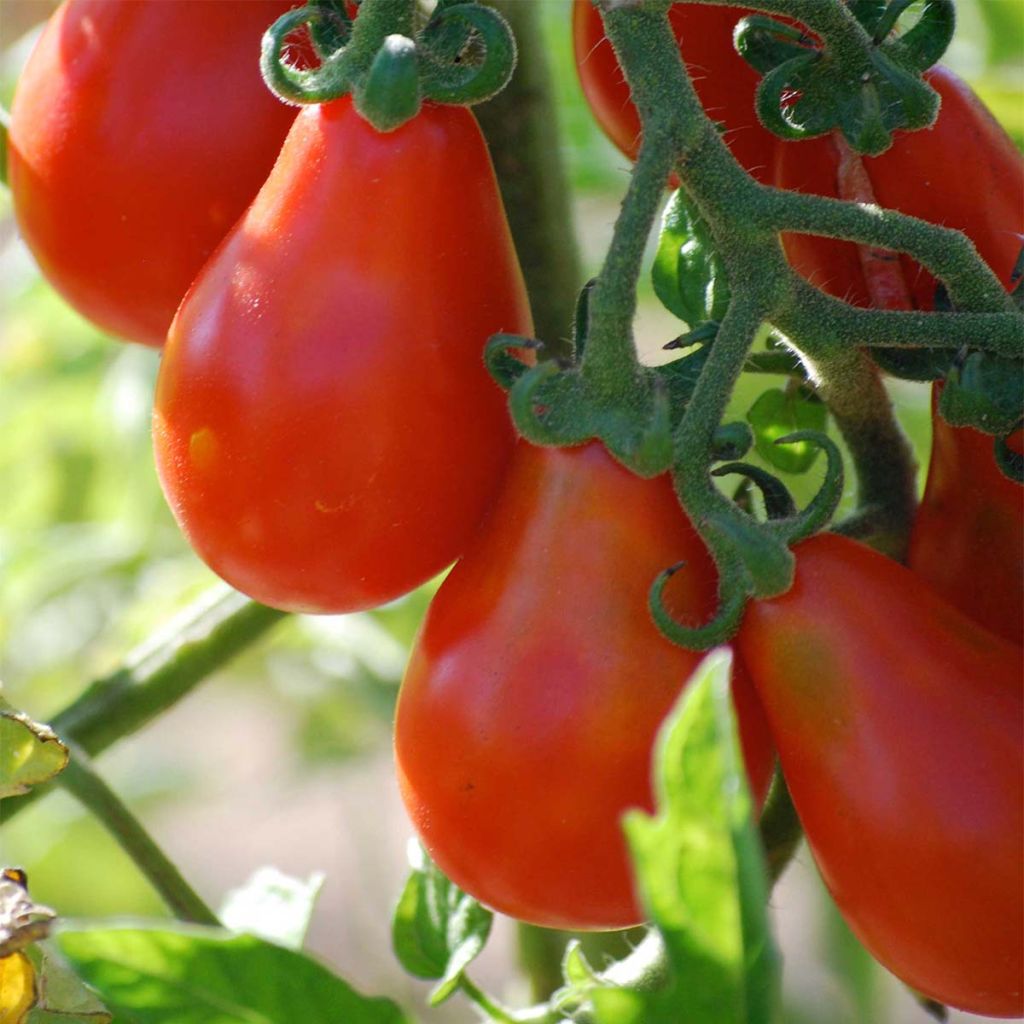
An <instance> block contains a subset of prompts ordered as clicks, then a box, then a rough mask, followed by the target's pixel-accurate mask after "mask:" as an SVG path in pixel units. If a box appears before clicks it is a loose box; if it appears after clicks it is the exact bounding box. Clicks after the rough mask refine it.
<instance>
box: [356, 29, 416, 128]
mask: <svg viewBox="0 0 1024 1024" xmlns="http://www.w3.org/2000/svg"><path fill="white" fill-rule="evenodd" d="M353 99H354V100H355V105H356V110H358V111H359V113H360V115H361V116H362V117H364V118H365V119H366V120H367V121H369V122H370V124H372V125H373V126H374V128H376V129H377V131H379V132H390V131H394V130H395V129H396V128H398V127H400V126H401V125H403V124H405V122H406V121H408V120H409V119H410V118H412V117H415V116H416V114H417V112H418V111H419V109H420V82H419V73H418V70H417V62H416V44H415V43H414V42H413V41H412V40H411V39H410V38H409V37H408V36H403V35H398V34H395V35H390V36H388V37H387V38H386V39H385V40H384V42H383V43H381V46H380V49H379V50H378V51H377V56H376V57H374V58H373V63H372V64H371V65H370V70H369V72H368V73H367V75H366V78H364V79H363V81H362V82H360V83H359V84H358V85H357V86H356V88H355V90H354V96H353Z"/></svg>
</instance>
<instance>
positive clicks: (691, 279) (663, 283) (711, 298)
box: [651, 189, 729, 327]
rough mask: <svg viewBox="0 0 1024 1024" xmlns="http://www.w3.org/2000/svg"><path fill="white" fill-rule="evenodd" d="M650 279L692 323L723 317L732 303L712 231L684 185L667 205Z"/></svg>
mask: <svg viewBox="0 0 1024 1024" xmlns="http://www.w3.org/2000/svg"><path fill="white" fill-rule="evenodd" d="M651 280H652V283H653V284H654V292H655V294H656V295H657V296H658V298H659V299H660V300H661V302H662V303H663V304H664V306H665V308H666V309H668V310H669V311H670V312H671V313H674V314H675V315H676V316H677V317H679V319H680V320H683V321H685V322H686V323H687V324H689V325H690V326H691V327H695V326H696V325H697V324H699V323H702V322H704V321H707V320H720V319H721V318H722V317H723V316H724V315H725V310H726V308H727V306H728V305H729V285H728V282H727V279H726V276H725V272H724V269H723V267H722V264H721V262H720V260H719V258H718V255H717V253H716V252H715V250H714V247H713V244H712V241H711V233H710V231H708V228H707V225H706V224H705V223H704V221H703V220H702V219H701V217H700V215H699V214H697V213H696V211H694V210H692V209H691V208H690V205H689V203H688V201H687V198H686V193H685V192H683V190H682V189H679V190H677V191H676V192H675V194H674V195H673V196H672V198H671V199H670V200H669V203H668V206H667V207H666V208H665V213H664V215H663V217H662V222H661V234H660V236H659V238H658V251H657V253H656V254H655V257H654V266H653V268H652V270H651Z"/></svg>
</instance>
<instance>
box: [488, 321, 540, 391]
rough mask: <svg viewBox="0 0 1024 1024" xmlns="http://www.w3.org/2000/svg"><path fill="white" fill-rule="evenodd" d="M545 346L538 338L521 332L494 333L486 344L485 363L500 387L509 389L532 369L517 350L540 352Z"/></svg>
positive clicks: (505, 389)
mask: <svg viewBox="0 0 1024 1024" xmlns="http://www.w3.org/2000/svg"><path fill="white" fill-rule="evenodd" d="M543 347H544V343H543V342H542V341H538V340H537V339H536V338H524V337H522V335H519V334H492V335H491V337H490V338H489V339H488V341H487V344H486V345H485V346H484V365H485V366H486V367H487V372H488V373H489V374H490V375H491V376H492V377H493V378H494V382H495V383H496V384H497V385H498V387H500V388H501V389H502V390H504V391H508V390H509V389H510V388H511V387H512V385H513V384H515V382H516V381H517V380H519V378H520V377H522V375H523V374H524V373H526V371H527V370H529V369H530V366H529V364H528V363H524V362H523V361H522V359H520V358H519V357H518V356H517V355H516V354H515V353H516V350H517V349H518V350H520V351H522V350H526V351H533V352H538V351H540V350H541V349H542V348H543Z"/></svg>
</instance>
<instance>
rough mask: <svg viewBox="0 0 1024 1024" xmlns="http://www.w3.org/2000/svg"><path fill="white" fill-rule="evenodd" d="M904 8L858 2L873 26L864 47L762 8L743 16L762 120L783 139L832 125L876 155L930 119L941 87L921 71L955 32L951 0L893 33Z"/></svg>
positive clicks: (744, 52) (741, 48)
mask: <svg viewBox="0 0 1024 1024" xmlns="http://www.w3.org/2000/svg"><path fill="white" fill-rule="evenodd" d="M905 7H906V3H905V2H904V0H894V2H893V3H892V4H890V5H889V6H887V7H886V6H885V5H882V4H878V3H874V2H866V3H861V4H857V5H856V6H855V7H854V10H853V13H854V14H855V15H856V16H857V17H858V18H859V19H860V20H861V21H862V23H863V24H864V27H865V28H866V29H867V30H868V31H869V32H871V33H873V38H872V41H871V43H870V44H869V45H867V46H865V48H864V50H863V51H862V53H861V54H856V53H855V52H853V53H851V51H850V50H848V49H847V50H844V51H843V52H842V53H839V52H837V50H836V49H835V48H832V47H830V46H829V45H828V43H827V41H826V42H825V43H824V44H820V43H817V42H816V41H815V40H814V38H813V37H811V36H809V35H807V34H806V33H804V32H802V31H801V30H800V29H799V28H797V27H795V26H792V25H787V24H784V23H782V22H779V21H775V20H774V19H772V18H768V17H765V16H764V15H751V16H749V17H747V18H744V19H743V20H742V21H741V22H740V23H739V24H738V25H737V26H736V33H735V43H736V48H737V50H738V52H739V53H740V55H741V56H742V57H743V59H744V60H746V61H747V63H748V64H749V65H750V66H751V67H753V68H754V69H755V70H757V71H759V72H761V73H762V74H763V75H764V77H763V78H762V80H761V82H760V84H759V85H758V87H757V94H756V97H755V105H756V109H757V114H758V117H759V118H760V120H761V123H762V124H763V125H764V126H765V127H766V128H768V129H769V130H770V131H772V132H773V133H774V134H776V135H778V136H779V137H780V138H783V139H791V140H793V139H805V138H813V137H815V136H818V135H824V134H826V133H827V132H829V131H832V130H833V129H837V130H839V131H840V132H842V134H843V136H844V138H845V139H846V140H847V142H849V144H850V145H851V146H852V147H853V148H854V149H855V150H857V152H859V153H866V154H869V155H876V154H878V153H882V152H884V151H885V150H886V149H888V148H889V146H890V145H891V144H892V133H893V132H894V131H896V130H897V129H903V130H913V129H918V128H925V127H927V126H928V125H930V124H931V123H932V122H933V121H934V120H935V117H936V115H937V113H938V109H939V99H938V96H937V94H936V93H935V91H934V90H933V89H932V88H931V87H930V86H929V85H928V84H927V83H925V82H923V81H922V80H921V79H920V77H919V75H920V72H922V71H924V70H926V69H927V68H928V67H930V66H931V65H932V64H933V63H934V62H935V61H936V60H938V58H939V57H940V56H942V53H943V51H944V50H945V48H946V46H947V45H948V44H949V41H950V39H951V38H952V29H953V14H952V8H951V6H950V5H949V4H948V2H946V0H938V2H936V3H934V4H928V5H926V7H925V10H924V12H922V15H921V18H920V19H919V20H918V23H917V24H915V25H914V27H913V28H912V29H910V30H909V31H908V32H907V33H905V34H904V35H902V36H893V37H892V38H889V35H890V31H891V30H892V28H893V27H894V25H895V22H896V20H897V19H898V17H899V15H900V14H902V13H903V9H904V8H905Z"/></svg>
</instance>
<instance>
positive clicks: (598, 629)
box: [395, 443, 774, 929]
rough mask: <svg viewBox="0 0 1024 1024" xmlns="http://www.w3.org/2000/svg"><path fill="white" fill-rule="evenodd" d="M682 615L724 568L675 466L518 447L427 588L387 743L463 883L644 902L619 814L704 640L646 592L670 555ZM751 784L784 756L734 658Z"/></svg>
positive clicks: (631, 911)
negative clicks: (462, 548) (481, 518)
mask: <svg viewBox="0 0 1024 1024" xmlns="http://www.w3.org/2000/svg"><path fill="white" fill-rule="evenodd" d="M683 558H685V559H686V560H687V566H686V568H685V569H684V570H683V571H681V572H679V573H677V574H676V576H675V577H673V579H672V581H671V582H670V584H669V587H668V588H667V598H668V601H669V606H670V607H671V608H672V609H673V611H674V613H675V614H677V615H679V616H680V618H681V619H684V618H685V619H690V620H691V621H701V620H702V619H703V618H705V617H706V615H708V614H710V612H711V611H712V610H713V608H714V605H715V600H716V598H715V581H716V577H715V569H714V565H713V563H712V562H711V560H710V558H709V556H708V554H707V552H706V550H705V549H704V547H703V544H702V542H701V541H700V539H699V538H698V537H697V535H696V533H695V532H694V531H693V529H692V527H691V526H690V525H689V523H688V522H687V520H686V518H685V516H684V515H683V513H682V511H681V510H680V508H679V505H678V503H677V501H676V498H675V495H674V493H673V491H672V486H671V483H670V481H669V479H668V478H667V477H660V478H657V479H654V480H641V479H640V478H639V477H636V476H633V475H632V474H631V473H629V472H628V471H627V470H625V469H623V468H622V467H621V466H620V465H619V464H618V463H616V462H615V461H614V460H613V459H612V458H611V456H610V455H608V453H607V452H606V451H605V449H604V448H603V447H602V446H600V445H599V444H597V443H591V444H589V445H587V446H585V447H581V448H568V449H549V448H534V447H532V446H530V445H527V444H525V443H521V444H520V445H519V446H518V448H517V450H516V453H515V455H514V457H513V460H512V464H511V466H510V469H509V476H508V479H507V481H506V484H505V487H504V489H503V490H502V492H501V495H500V497H499V498H498V500H497V501H496V502H495V504H494V506H493V507H492V509H491V511H490V513H489V514H488V518H487V519H486V520H485V522H484V524H483V525H482V527H481V529H480V532H479V533H478V534H477V536H476V537H475V539H474V541H473V543H472V546H471V547H470V548H469V550H468V551H467V552H466V554H465V556H464V557H463V559H462V561H460V562H459V563H457V564H456V566H455V568H454V569H453V570H452V572H451V573H450V574H449V576H448V577H447V579H446V580H445V582H444V583H443V584H442V585H441V588H440V590H439V591H438V593H437V595H436V596H435V598H434V600H433V602H432V604H431V606H430V609H429V611H428V613H427V616H426V619H425V620H424V623H423V626H422V627H421V631H420V635H419V637H418V639H417V641H416V643H415V645H414V649H413V653H412V656H411V659H410V662H409V667H408V669H407V671H406V676H405V679H404V681H403V683H402V688H401V691H400V693H399V699H398V710H397V717H396V723H395V754H396V760H397V766H398V777H399V783H400V786H401V790H402V795H403V797H404V800H405V804H406V807H407V809H408V811H409V814H410V816H411V818H412V820H413V823H414V824H415V826H416V828H417V830H418V832H419V834H420V837H421V839H422V840H423V843H424V845H425V846H426V848H427V849H428V850H429V852H430V854H431V856H432V857H433V858H434V859H435V860H436V861H437V863H438V864H439V865H440V866H441V868H442V869H443V870H444V871H445V872H446V873H447V874H448V875H449V876H450V877H451V878H452V879H453V880H454V881H455V882H456V883H458V884H459V885H460V886H462V887H463V888H464V889H465V890H467V891H468V892H470V893H471V894H473V895H474V896H476V897H477V898H478V899H480V900H481V901H483V902H484V903H486V904H488V905H489V906H491V907H494V908H495V909H497V910H499V911H502V912H503V913H507V914H511V915H513V916H515V917H519V918H522V919H524V920H528V921H532V922H534V923H536V924H541V925H546V926H549V927H558V928H572V929H589V928H600V929H608V928H621V927H625V926H627V925H631V924H635V923H636V922H638V921H639V920H641V918H642V917H643V914H642V911H641V909H640V908H639V906H638V905H637V902H636V899H635V897H634V894H633V887H632V882H631V874H630V869H629V864H628V859H627V855H626V844H625V838H624V836H623V834H622V831H621V828H620V825H619V818H620V816H621V814H622V812H623V811H624V810H625V809H626V808H628V807H635V806H640V807H645V808H647V809H650V808H651V806H652V800H651V783H650V774H651V767H650V759H651V747H652V743H653V740H654V736H655V733H656V731H657V728H658V726H659V725H660V723H661V721H662V719H663V718H664V716H665V714H666V713H667V712H668V711H669V709H670V708H671V706H672V704H673V703H674V701H675V699H676V698H677V697H678V694H679V691H680V689H681V687H682V685H683V684H684V682H685V681H686V680H687V679H688V678H689V676H690V674H691V673H692V671H693V670H694V668H696V666H697V665H698V664H699V662H700V660H701V657H702V655H701V654H699V653H695V652H692V651H686V650H683V649H682V648H680V647H676V646H675V645H673V644H672V643H670V642H669V641H668V640H666V639H665V638H664V637H662V636H661V634H660V633H658V631H657V629H656V628H655V626H654V623H653V621H652V619H651V617H650V614H649V612H648V609H647V590H648V588H649V586H650V584H651V582H652V580H653V578H654V577H655V576H656V575H657V574H658V573H659V572H660V571H661V570H662V569H664V568H666V567H667V566H668V565H671V564H673V563H675V562H676V561H678V560H680V559H683ZM733 686H734V694H735V699H736V701H737V705H738V714H739V719H740V728H741V736H742V741H743V751H744V755H745V758H746V763H747V765H748V766H749V773H750V776H751V779H752V789H753V791H754V793H755V795H756V797H757V799H761V798H763V795H764V792H765V789H766V788H767V784H768V781H769V777H770V774H771V770H772V764H773V760H774V758H773V753H772V750H771V745H770V742H769V740H768V737H767V731H766V727H765V723H764V718H763V714H762V713H761V711H760V708H759V707H758V706H757V702H756V699H755V698H754V697H753V694H752V692H751V690H750V685H749V682H748V680H747V679H746V676H745V675H744V673H743V671H742V668H741V667H740V666H739V665H738V663H737V665H736V667H735V668H734V676H733Z"/></svg>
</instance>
